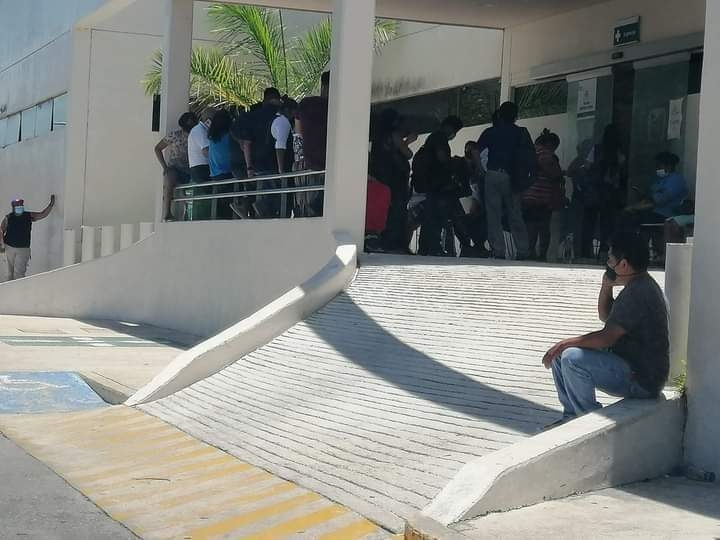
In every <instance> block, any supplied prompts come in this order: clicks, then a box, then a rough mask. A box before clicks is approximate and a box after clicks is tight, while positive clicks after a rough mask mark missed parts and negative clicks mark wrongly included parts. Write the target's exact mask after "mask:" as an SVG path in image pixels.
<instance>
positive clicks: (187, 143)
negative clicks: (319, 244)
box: [155, 73, 330, 221]
mask: <svg viewBox="0 0 720 540" xmlns="http://www.w3.org/2000/svg"><path fill="white" fill-rule="evenodd" d="M329 83H330V77H329V73H324V74H323V76H322V78H321V92H320V96H312V97H307V98H305V99H303V100H302V101H301V102H300V103H297V102H295V101H294V100H293V99H291V98H289V97H287V96H281V94H280V92H279V91H278V90H277V89H276V88H267V89H265V91H264V93H263V100H262V101H261V102H259V103H257V104H255V105H253V106H252V107H250V109H249V110H247V111H244V110H231V109H227V108H223V107H212V108H207V109H205V110H204V111H203V112H202V114H201V115H200V117H199V118H198V117H197V116H196V115H195V114H194V113H192V112H188V113H184V114H183V115H182V116H181V117H180V119H179V122H178V124H179V127H180V129H179V130H176V131H174V132H172V133H170V134H169V135H167V136H166V137H164V138H163V139H162V140H161V141H160V142H159V143H158V144H157V145H156V146H155V155H156V157H157V159H158V162H159V163H160V165H161V167H162V170H163V177H164V189H163V217H164V219H165V220H166V221H169V220H174V219H180V218H185V217H187V216H185V215H184V213H185V212H186V207H185V206H183V207H182V208H172V200H173V195H174V192H175V188H176V187H177V185H178V184H186V183H187V182H191V183H192V184H198V185H202V184H203V183H207V182H210V181H213V182H217V181H223V180H231V179H240V180H247V181H245V182H241V183H233V182H230V183H228V184H221V185H215V186H212V193H213V194H215V195H218V194H219V195H221V197H218V198H217V199H216V200H214V201H208V200H201V201H194V202H193V204H192V219H193V220H202V219H209V218H210V217H211V215H214V216H215V217H217V218H219V219H250V218H278V217H290V216H293V217H312V216H320V215H322V204H323V197H322V194H319V193H317V192H307V193H297V194H294V196H292V195H291V196H287V194H282V193H277V194H276V193H269V194H264V193H261V194H257V193H254V194H253V195H252V196H243V195H241V192H257V191H264V190H280V189H281V188H287V187H302V186H312V185H315V184H316V183H322V181H323V179H322V175H321V174H318V175H309V176H303V177H302V178H288V179H286V180H277V179H268V180H263V179H262V177H266V176H273V175H278V174H284V173H289V172H292V171H301V170H302V171H305V170H310V171H314V170H316V171H322V170H324V168H325V152H326V146H327V108H328V101H327V96H328V87H329ZM253 178H258V179H259V180H256V181H253V180H252V179H253ZM189 193H192V191H189ZM234 193H237V194H238V195H237V196H233V195H232V194H234ZM181 214H183V215H181Z"/></svg>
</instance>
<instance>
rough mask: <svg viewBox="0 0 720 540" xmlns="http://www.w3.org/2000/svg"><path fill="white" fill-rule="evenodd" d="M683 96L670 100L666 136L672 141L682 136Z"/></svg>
mask: <svg viewBox="0 0 720 540" xmlns="http://www.w3.org/2000/svg"><path fill="white" fill-rule="evenodd" d="M684 102H685V99H684V98H679V99H671V100H670V114H669V116H668V132H667V138H668V140H669V141H673V140H676V139H679V138H680V137H682V123H683V104H684Z"/></svg>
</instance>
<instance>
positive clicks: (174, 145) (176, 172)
mask: <svg viewBox="0 0 720 540" xmlns="http://www.w3.org/2000/svg"><path fill="white" fill-rule="evenodd" d="M197 123H198V119H197V116H195V114H194V113H191V112H186V113H183V115H182V116H181V117H180V120H178V125H179V126H180V129H177V130H175V131H173V132H172V133H170V134H169V135H167V136H165V137H164V138H163V139H162V140H161V141H160V142H159V143H157V144H156V145H155V156H156V157H157V160H158V162H159V163H160V166H161V167H162V171H163V180H164V181H163V219H164V220H165V221H171V220H173V219H175V216H173V213H172V208H171V206H172V199H173V194H174V193H173V192H174V191H175V186H177V185H178V184H182V183H185V182H187V181H189V180H190V164H189V162H188V135H189V134H190V131H192V129H193V128H194V127H195V126H196V125H197ZM164 153H167V158H166V157H165V154H164Z"/></svg>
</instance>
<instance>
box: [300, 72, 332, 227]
mask: <svg viewBox="0 0 720 540" xmlns="http://www.w3.org/2000/svg"><path fill="white" fill-rule="evenodd" d="M329 96H330V72H329V71H326V72H324V73H323V74H322V76H321V77H320V95H319V96H308V97H306V98H304V99H303V100H302V101H301V102H300V104H299V106H298V118H297V123H296V130H297V132H298V135H299V137H300V139H301V140H302V152H303V157H304V165H305V168H306V169H307V170H310V171H323V170H325V164H326V161H327V130H328V107H329V100H328V98H329ZM322 184H323V178H322V176H321V175H318V176H317V177H316V176H306V177H303V178H296V179H295V186H296V187H301V186H315V185H322ZM295 207H296V212H297V213H296V217H316V216H321V215H322V213H323V193H322V192H307V193H298V194H297V195H296V197H295Z"/></svg>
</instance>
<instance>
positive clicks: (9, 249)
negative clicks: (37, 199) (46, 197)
mask: <svg viewBox="0 0 720 540" xmlns="http://www.w3.org/2000/svg"><path fill="white" fill-rule="evenodd" d="M54 206H55V195H51V196H50V204H48V205H47V207H46V208H45V210H43V211H42V212H28V211H27V210H25V201H23V200H22V199H15V200H14V201H12V209H13V211H12V212H10V213H9V214H8V215H7V216H5V217H4V218H3V220H2V223H0V253H3V252H4V253H5V256H6V257H7V263H8V281H11V280H13V279H20V278H24V277H25V273H26V272H27V265H28V262H29V261H30V236H31V233H32V224H33V223H34V222H35V221H40V220H41V219H45V218H46V217H48V216H49V215H50V212H51V211H52V209H53V207H54Z"/></svg>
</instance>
